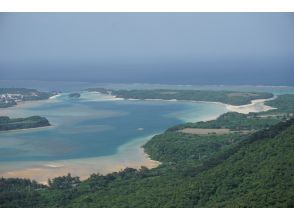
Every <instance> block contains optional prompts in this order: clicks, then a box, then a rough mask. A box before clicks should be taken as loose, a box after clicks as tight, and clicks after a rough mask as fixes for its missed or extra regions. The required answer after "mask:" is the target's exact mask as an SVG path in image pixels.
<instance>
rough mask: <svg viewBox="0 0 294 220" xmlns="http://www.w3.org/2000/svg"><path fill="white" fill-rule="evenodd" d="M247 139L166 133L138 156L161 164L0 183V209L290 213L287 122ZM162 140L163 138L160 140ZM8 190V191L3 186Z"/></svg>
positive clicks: (293, 168) (292, 126) (292, 191)
mask: <svg viewBox="0 0 294 220" xmlns="http://www.w3.org/2000/svg"><path fill="white" fill-rule="evenodd" d="M265 127H267V128H265V129H262V130H260V131H257V132H256V131H255V132H253V133H248V134H244V133H232V134H225V135H217V134H209V135H192V134H184V133H179V131H177V130H175V131H167V132H166V133H165V134H163V135H162V137H160V136H156V137H154V139H152V140H151V141H150V142H148V143H147V145H146V146H145V149H146V151H147V152H149V153H150V155H151V157H152V158H156V159H159V160H161V161H162V162H163V163H162V165H161V166H159V167H158V168H155V169H152V170H148V169H146V168H142V169H141V170H139V171H137V170H135V169H130V168H128V169H126V170H124V171H122V172H119V173H111V174H108V175H105V176H103V175H99V174H93V175H92V176H91V177H90V178H89V179H88V180H86V181H82V182H80V181H79V179H78V178H75V177H71V176H70V175H68V176H65V177H60V178H56V179H53V180H51V181H50V186H49V187H45V186H42V185H38V184H36V183H35V182H30V181H28V180H19V179H1V180H0V186H1V187H0V206H1V207H294V203H293V201H294V184H293V183H294V161H293V158H294V145H293V143H294V120H293V119H289V120H285V121H283V122H280V123H277V124H275V125H272V126H270V127H268V125H266V126H265ZM165 135H167V136H165ZM8 182H9V183H12V184H8Z"/></svg>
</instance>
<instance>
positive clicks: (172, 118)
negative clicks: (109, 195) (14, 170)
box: [0, 92, 227, 162]
mask: <svg viewBox="0 0 294 220" xmlns="http://www.w3.org/2000/svg"><path fill="white" fill-rule="evenodd" d="M5 111H6V113H7V114H8V115H10V116H13V117H24V116H30V115H41V116H45V117H47V118H48V120H49V121H50V123H51V124H52V126H51V127H48V128H41V129H29V130H21V131H9V132H1V133H0V161H2V162H8V161H9V162H13V161H15V162H17V161H52V160H67V159H78V158H90V157H99V156H107V155H113V154H115V153H117V151H118V149H119V147H120V146H121V145H123V144H126V143H128V142H130V141H132V140H134V139H137V138H142V137H146V136H148V135H152V134H156V133H160V132H162V131H164V130H165V129H167V128H168V127H171V126H173V125H176V124H180V123H183V122H185V121H199V120H201V119H206V118H211V117H215V116H217V115H220V114H222V113H224V112H226V111H227V110H226V108H225V106H224V105H221V104H215V103H188V102H171V101H138V100H136V101H135V100H133V101H131V100H115V99H113V98H111V97H106V96H103V95H99V94H97V93H88V92H84V93H82V96H81V98H80V99H71V98H69V97H68V94H63V95H61V96H59V97H57V98H55V99H50V100H48V101H44V102H43V101H41V102H40V103H39V104H34V103H33V104H32V105H24V107H22V106H21V105H20V106H18V107H14V108H9V109H5Z"/></svg>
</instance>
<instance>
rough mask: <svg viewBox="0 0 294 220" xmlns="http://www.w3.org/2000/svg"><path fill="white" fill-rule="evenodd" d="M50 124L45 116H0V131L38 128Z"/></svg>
mask: <svg viewBox="0 0 294 220" xmlns="http://www.w3.org/2000/svg"><path fill="white" fill-rule="evenodd" d="M46 126H50V123H49V121H48V120H47V119H46V118H45V117H41V116H31V117H28V118H9V117H7V116H0V131H9V130H18V129H27V128H38V127H46Z"/></svg>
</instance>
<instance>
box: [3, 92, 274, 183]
mask: <svg viewBox="0 0 294 220" xmlns="http://www.w3.org/2000/svg"><path fill="white" fill-rule="evenodd" d="M95 95H96V94H95ZM55 98H56V97H53V98H51V99H49V100H42V101H30V102H23V103H19V104H18V105H17V106H14V107H12V108H17V109H25V108H27V107H31V106H37V105H41V104H44V103H50V102H55V101H56V99H55ZM91 98H94V97H91ZM95 98H96V97H95ZM107 98H109V97H107ZM111 98H114V99H113V100H116V99H115V97H111ZM274 98H275V97H274ZM274 98H271V99H274ZM271 99H258V100H253V101H252V102H251V104H248V105H242V106H233V105H227V104H223V103H218V104H221V105H225V107H226V109H227V110H228V111H234V112H239V113H243V114H248V113H249V112H260V111H267V110H270V109H273V108H272V107H270V106H266V105H265V104H264V102H265V101H267V100H271ZM152 101H167V100H152ZM170 101H173V102H174V101H177V100H170ZM179 102H180V101H179ZM208 103H209V102H208ZM210 103H211V102H210ZM10 110H11V108H10V109H1V111H0V115H3V114H6V113H8V112H9V111H10ZM218 116H219V115H215V116H210V117H203V119H202V120H205V121H208V120H213V119H215V118H217V117H218ZM50 127H51V128H52V127H53V126H50ZM50 127H48V128H50ZM48 128H37V129H48ZM30 130H31V129H27V131H30ZM12 132H19V131H12ZM21 132H23V131H21ZM152 136H153V135H151V136H148V137H143V138H138V139H134V140H132V141H130V142H128V143H125V144H123V145H121V146H120V147H119V148H118V151H117V153H116V154H114V155H110V156H100V157H92V158H81V159H69V160H57V161H24V162H17V163H14V162H1V166H0V176H3V177H6V178H9V177H20V178H30V179H34V180H36V181H38V182H40V183H43V184H47V181H48V179H49V178H54V177H57V176H62V175H66V174H67V173H71V174H72V175H73V176H79V177H80V178H81V179H82V180H84V179H87V178H88V177H89V176H90V175H91V174H92V173H100V174H107V173H111V172H117V171H120V170H123V169H124V168H127V167H131V168H136V169H139V168H140V167H141V166H145V167H147V168H150V169H151V168H155V167H157V166H158V165H159V164H160V162H158V161H154V160H151V159H150V158H149V156H148V155H147V154H146V153H145V152H144V149H143V148H142V146H143V145H144V144H145V143H146V142H147V141H148V140H150V139H151V138H152Z"/></svg>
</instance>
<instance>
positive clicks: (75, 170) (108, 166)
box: [0, 136, 160, 184]
mask: <svg viewBox="0 0 294 220" xmlns="http://www.w3.org/2000/svg"><path fill="white" fill-rule="evenodd" d="M151 137H152V136H148V137H144V138H139V139H135V140H133V141H130V142H129V143H126V144H124V145H122V146H120V147H119V150H118V152H117V153H116V154H115V155H110V156H101V157H92V158H81V159H71V160H58V161H29V162H26V161H24V162H18V163H16V164H14V163H13V162H5V163H1V166H0V176H3V177H6V178H16V177H20V178H30V179H34V180H36V181H38V182H40V183H43V184H47V181H48V179H49V178H54V177H57V176H62V175H66V174H67V173H71V174H72V175H73V176H79V177H80V178H81V179H82V180H84V179H87V178H88V177H89V176H90V175H91V174H92V173H100V174H107V173H111V172H118V171H121V170H123V169H125V168H127V167H131V168H135V169H139V168H140V167H141V166H145V167H147V168H149V169H151V168H155V167H157V166H158V165H159V164H160V162H158V161H154V160H151V159H150V158H149V156H148V155H147V154H146V153H145V152H144V149H143V148H142V145H143V144H144V143H146V142H147V141H148V140H149V139H151Z"/></svg>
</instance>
